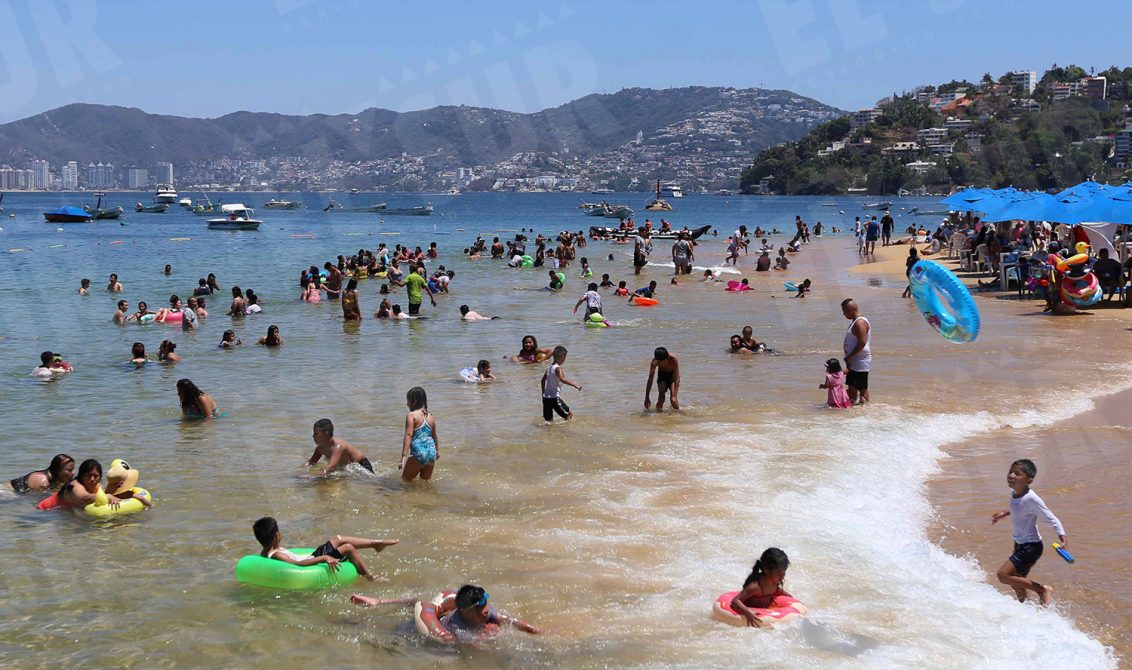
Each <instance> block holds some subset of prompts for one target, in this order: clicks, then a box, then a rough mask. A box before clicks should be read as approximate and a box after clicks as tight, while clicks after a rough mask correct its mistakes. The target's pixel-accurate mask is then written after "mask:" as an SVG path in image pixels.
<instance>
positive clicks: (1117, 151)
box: [1112, 124, 1132, 167]
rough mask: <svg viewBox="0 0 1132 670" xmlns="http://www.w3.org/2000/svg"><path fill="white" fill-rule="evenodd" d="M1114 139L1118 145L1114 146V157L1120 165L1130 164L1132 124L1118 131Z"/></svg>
mask: <svg viewBox="0 0 1132 670" xmlns="http://www.w3.org/2000/svg"><path fill="white" fill-rule="evenodd" d="M1114 140H1115V143H1116V146H1115V147H1114V148H1113V152H1112V158H1113V160H1115V161H1116V164H1117V165H1118V166H1120V167H1124V166H1126V165H1128V159H1129V157H1130V156H1132V124H1129V125H1126V126H1124V130H1121V131H1118V132H1117V133H1116V137H1115V138H1114Z"/></svg>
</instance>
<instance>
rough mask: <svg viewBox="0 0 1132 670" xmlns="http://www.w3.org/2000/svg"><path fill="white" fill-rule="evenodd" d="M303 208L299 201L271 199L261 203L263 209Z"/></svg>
mask: <svg viewBox="0 0 1132 670" xmlns="http://www.w3.org/2000/svg"><path fill="white" fill-rule="evenodd" d="M302 206H303V203H302V202H301V201H299V200H276V199H275V198H272V199H271V200H268V201H267V202H265V203H263V208H264V209H298V208H300V207H302Z"/></svg>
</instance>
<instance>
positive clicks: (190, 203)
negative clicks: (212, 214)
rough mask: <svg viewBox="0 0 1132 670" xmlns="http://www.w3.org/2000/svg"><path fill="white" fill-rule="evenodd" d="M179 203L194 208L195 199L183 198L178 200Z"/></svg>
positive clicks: (186, 207)
mask: <svg viewBox="0 0 1132 670" xmlns="http://www.w3.org/2000/svg"><path fill="white" fill-rule="evenodd" d="M177 204H178V205H180V206H182V207H184V208H185V209H192V208H193V201H192V199H191V198H181V199H180V200H178V201H177Z"/></svg>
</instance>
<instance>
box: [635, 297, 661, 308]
mask: <svg viewBox="0 0 1132 670" xmlns="http://www.w3.org/2000/svg"><path fill="white" fill-rule="evenodd" d="M633 304H634V305H636V306H637V307H656V306H657V305H659V304H660V301H658V300H656V299H655V298H645V297H642V296H639V295H638V296H634V298H633Z"/></svg>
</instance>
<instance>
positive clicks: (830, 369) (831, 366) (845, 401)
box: [818, 358, 853, 409]
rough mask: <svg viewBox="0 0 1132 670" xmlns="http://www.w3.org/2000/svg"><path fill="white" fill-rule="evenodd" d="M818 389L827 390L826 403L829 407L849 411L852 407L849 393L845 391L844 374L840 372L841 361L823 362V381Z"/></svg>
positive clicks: (833, 359) (832, 359) (834, 359)
mask: <svg viewBox="0 0 1132 670" xmlns="http://www.w3.org/2000/svg"><path fill="white" fill-rule="evenodd" d="M818 388H820V389H829V393H828V394H827V398H826V402H827V403H828V404H829V406H830V407H836V408H838V409H849V408H850V407H852V406H853V403H852V401H850V400H849V392H848V391H846V390H845V373H844V372H842V370H841V361H839V360H837V359H836V358H831V359H829V360H828V361H826V362H825V381H824V382H823V383H821V384H819V385H818Z"/></svg>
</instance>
